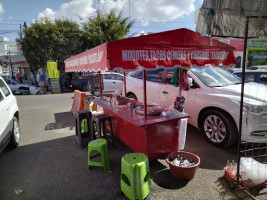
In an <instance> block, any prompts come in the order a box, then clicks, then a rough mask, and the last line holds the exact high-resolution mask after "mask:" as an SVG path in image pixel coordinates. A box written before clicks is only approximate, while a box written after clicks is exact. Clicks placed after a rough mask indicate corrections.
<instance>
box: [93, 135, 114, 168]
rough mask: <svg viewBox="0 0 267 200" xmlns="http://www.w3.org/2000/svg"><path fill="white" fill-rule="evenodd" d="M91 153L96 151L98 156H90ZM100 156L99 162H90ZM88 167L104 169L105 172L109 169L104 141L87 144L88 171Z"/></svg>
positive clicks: (106, 147) (106, 144)
mask: <svg viewBox="0 0 267 200" xmlns="http://www.w3.org/2000/svg"><path fill="white" fill-rule="evenodd" d="M91 151H97V152H99V153H98V154H95V155H92V156H91V155H90V153H91ZM98 156H101V161H100V162H96V161H92V160H91V159H92V158H95V157H98ZM90 166H98V167H104V170H105V171H108V170H109V169H110V163H109V155H108V143H107V140H106V139H103V138H99V139H96V140H92V141H91V142H89V143H88V169H89V167H90Z"/></svg>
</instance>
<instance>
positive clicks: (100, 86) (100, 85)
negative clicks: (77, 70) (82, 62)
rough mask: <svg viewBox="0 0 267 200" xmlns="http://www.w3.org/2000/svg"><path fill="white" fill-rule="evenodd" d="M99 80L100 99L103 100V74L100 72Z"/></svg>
mask: <svg viewBox="0 0 267 200" xmlns="http://www.w3.org/2000/svg"><path fill="white" fill-rule="evenodd" d="M98 80H99V92H100V98H102V82H101V72H100V71H98Z"/></svg>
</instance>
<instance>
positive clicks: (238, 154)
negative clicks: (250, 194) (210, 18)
mask: <svg viewBox="0 0 267 200" xmlns="http://www.w3.org/2000/svg"><path fill="white" fill-rule="evenodd" d="M250 18H256V19H257V18H265V19H266V18H267V16H246V20H245V30H244V51H243V60H242V82H241V96H240V98H241V99H240V111H239V131H238V149H237V174H236V189H238V188H239V173H240V157H241V154H240V149H241V139H242V138H241V133H242V118H243V115H242V114H243V104H244V100H243V99H244V88H245V68H246V53H247V39H248V28H249V19H250Z"/></svg>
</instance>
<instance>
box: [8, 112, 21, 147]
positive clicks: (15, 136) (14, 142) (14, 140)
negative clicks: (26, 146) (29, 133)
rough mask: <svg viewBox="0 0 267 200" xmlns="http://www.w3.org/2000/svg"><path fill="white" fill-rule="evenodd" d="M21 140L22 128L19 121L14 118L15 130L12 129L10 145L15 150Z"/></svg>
mask: <svg viewBox="0 0 267 200" xmlns="http://www.w3.org/2000/svg"><path fill="white" fill-rule="evenodd" d="M19 140H20V127H19V120H18V119H17V118H16V117H13V128H12V136H11V142H10V145H11V147H13V148H16V147H18V146H19Z"/></svg>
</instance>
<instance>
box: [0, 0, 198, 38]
mask: <svg viewBox="0 0 267 200" xmlns="http://www.w3.org/2000/svg"><path fill="white" fill-rule="evenodd" d="M202 2H203V0H0V36H4V37H7V38H9V40H10V41H14V40H15V38H16V37H18V31H20V26H21V27H22V26H23V23H24V22H26V24H27V25H29V24H30V23H33V22H35V21H37V20H40V19H41V18H42V17H48V18H49V19H51V20H54V19H56V18H68V19H71V20H74V21H77V22H78V23H81V22H82V21H83V20H85V19H87V18H88V17H90V16H93V15H94V14H95V11H96V10H97V9H101V10H104V11H105V12H109V11H110V10H114V11H115V12H116V13H119V12H122V15H123V17H129V18H130V20H134V21H135V23H134V26H133V27H132V29H131V31H130V34H131V35H139V34H140V33H141V32H144V33H145V34H147V33H156V32H162V31H167V30H173V29H178V28H188V29H191V30H194V31H195V27H196V25H195V23H194V11H195V10H196V9H198V8H200V6H201V5H202Z"/></svg>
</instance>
